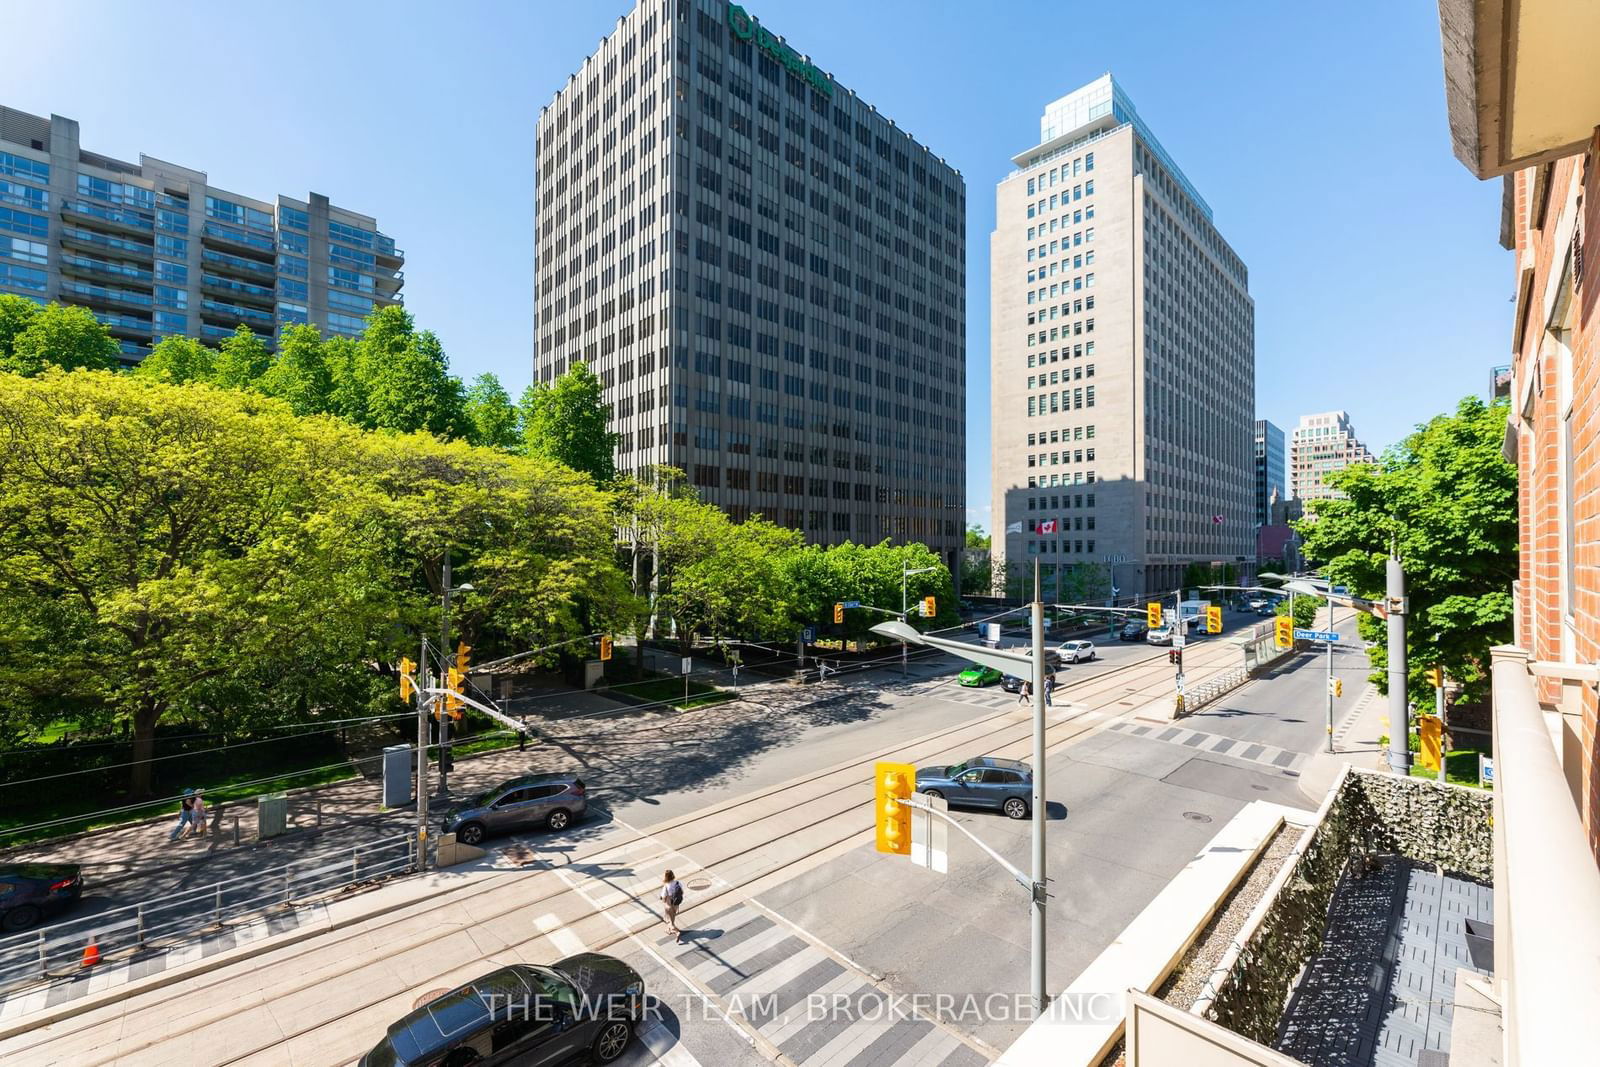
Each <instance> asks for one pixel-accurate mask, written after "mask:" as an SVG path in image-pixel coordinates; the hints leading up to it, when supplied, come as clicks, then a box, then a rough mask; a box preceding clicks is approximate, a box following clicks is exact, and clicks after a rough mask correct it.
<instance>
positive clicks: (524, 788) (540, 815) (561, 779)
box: [443, 774, 589, 845]
mask: <svg viewBox="0 0 1600 1067" xmlns="http://www.w3.org/2000/svg"><path fill="white" fill-rule="evenodd" d="M588 807H589V801H588V797H587V796H586V795H585V793H584V787H583V780H582V779H580V778H579V777H577V776H576V775H573V774H527V775H523V776H522V777H521V778H513V779H511V781H509V782H502V783H500V784H499V785H497V786H495V787H494V788H493V789H485V790H484V791H483V792H481V793H479V794H478V795H477V796H475V797H469V798H467V799H466V800H464V801H462V802H461V803H459V804H454V805H451V806H450V807H449V808H447V809H445V813H444V825H443V830H444V832H445V833H447V834H448V833H454V834H455V835H456V840H457V841H460V842H461V843H462V844H464V845H476V844H477V843H478V842H480V841H482V840H483V839H484V837H486V836H487V835H489V834H492V833H493V834H498V833H506V832H508V831H511V830H520V829H524V828H526V827H529V826H546V827H549V828H550V829H551V830H565V829H566V828H567V827H568V826H571V825H572V822H573V820H574V819H581V818H583V815H584V812H585V811H587V810H588Z"/></svg>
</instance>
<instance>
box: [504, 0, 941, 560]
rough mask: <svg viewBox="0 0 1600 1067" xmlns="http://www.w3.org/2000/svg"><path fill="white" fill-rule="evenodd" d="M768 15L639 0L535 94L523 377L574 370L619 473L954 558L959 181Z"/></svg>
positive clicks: (735, 513) (732, 509) (686, 1)
mask: <svg viewBox="0 0 1600 1067" xmlns="http://www.w3.org/2000/svg"><path fill="white" fill-rule="evenodd" d="M775 30H776V27H772V28H769V27H768V26H766V25H764V24H762V23H761V22H760V21H759V20H758V18H757V16H756V14H755V13H750V12H746V11H745V10H744V9H743V8H742V7H740V6H738V5H730V4H728V3H726V2H722V3H717V2H714V0H641V2H640V3H639V5H638V6H636V7H635V8H634V9H633V10H632V11H630V12H629V13H628V14H626V15H624V16H623V17H622V18H620V19H619V20H618V21H617V24H616V28H615V30H613V32H612V33H611V34H610V35H609V36H607V37H606V38H605V39H603V40H602V41H601V42H600V44H599V46H598V48H597V49H596V50H595V52H594V54H592V55H591V56H589V57H588V58H587V59H585V60H584V61H583V64H582V66H581V67H580V68H579V69H578V71H577V72H576V73H574V74H573V75H571V76H570V77H569V78H568V80H567V83H566V84H565V85H564V86H562V87H561V89H560V91H558V92H557V93H556V95H555V98H554V99H553V100H552V101H551V102H550V103H549V104H548V105H546V106H545V107H544V109H543V110H542V111H541V112H540V115H539V120H538V131H537V132H538V143H537V170H538V174H537V195H538V203H537V216H536V218H537V266H536V281H535V317H536V330H535V336H536V342H535V344H536V349H535V356H534V364H535V366H534V373H535V379H536V380H538V381H543V382H549V381H551V380H552V379H554V378H555V377H556V376H558V375H560V374H562V373H564V372H565V371H566V370H567V369H568V367H570V366H571V365H572V364H573V363H574V362H576V361H578V360H583V361H585V362H587V363H588V364H589V366H590V367H591V369H593V370H594V371H595V372H596V373H597V374H598V375H599V377H600V379H601V381H602V382H603V384H604V390H605V393H604V395H605V401H606V403H608V404H609V405H610V407H611V412H612V428H613V430H615V431H616V432H617V433H618V434H619V435H620V439H619V442H618V445H617V454H616V460H617V466H618V468H619V469H620V470H622V471H624V472H629V473H635V474H643V473H645V472H647V471H649V470H650V468H652V467H654V466H656V465H660V464H667V465H671V466H674V467H677V468H680V469H682V470H683V471H684V472H685V473H686V474H687V476H688V479H689V481H690V482H692V483H693V485H694V486H695V487H696V489H697V490H698V491H699V492H700V494H701V496H702V498H703V499H705V500H707V501H710V502H711V503H714V504H717V505H719V506H720V507H722V508H723V509H725V510H726V511H727V512H728V513H729V514H730V515H731V516H732V517H733V518H735V519H743V518H745V517H746V516H749V515H752V514H756V513H760V514H762V515H764V516H766V517H767V518H769V519H771V520H773V521H776V522H779V523H781V524H783V525H785V526H789V527H792V528H794V529H797V530H803V531H804V532H805V534H806V536H807V538H808V539H810V540H812V541H816V542H820V543H825V544H826V543H838V542H841V541H845V540H853V541H857V542H866V543H875V542H877V541H879V540H882V539H883V538H890V539H892V540H893V541H895V542H904V541H920V542H924V543H926V544H927V545H928V546H929V547H930V548H932V549H933V550H935V551H936V552H938V553H939V555H940V557H941V558H942V559H944V560H945V562H946V563H947V564H948V565H949V566H950V567H951V569H952V571H956V572H958V571H959V564H960V550H961V547H962V541H963V536H964V521H963V519H964V512H965V480H966V470H965V455H966V437H965V433H966V431H965V415H964V411H965V402H966V384H965V363H964V361H965V355H966V342H965V331H966V320H965V305H966V243H965V228H964V219H965V215H966V188H965V183H964V182H963V180H962V177H961V175H960V174H959V173H958V172H956V171H955V170H954V169H952V168H951V167H950V166H949V165H947V164H946V163H944V162H943V161H942V160H941V159H940V158H939V157H938V156H936V155H934V153H933V152H932V151H931V150H929V149H928V148H927V147H925V146H923V145H921V144H919V143H918V142H917V141H916V140H915V139H914V138H913V137H911V136H910V135H909V134H908V133H907V132H906V131H904V130H902V129H900V128H898V127H897V126H896V125H895V124H894V123H893V122H892V121H891V120H889V119H888V118H886V117H884V116H883V115H881V114H879V113H878V111H877V110H876V109H875V108H873V107H872V106H871V105H869V104H867V103H866V102H865V101H863V100H862V99H860V98H859V97H858V96H857V95H856V94H855V93H853V92H851V91H850V90H849V89H847V88H845V87H844V86H843V85H840V84H838V83H837V82H836V81H835V80H834V78H833V77H832V75H831V74H828V73H826V72H824V71H823V70H822V69H821V68H820V67H818V66H817V65H816V64H814V63H813V62H812V61H811V60H810V59H808V58H806V57H805V56H802V55H801V54H799V53H798V52H797V51H796V50H795V49H794V48H792V47H791V46H789V45H788V44H786V43H784V41H783V39H782V38H781V37H779V36H777V35H776V32H775Z"/></svg>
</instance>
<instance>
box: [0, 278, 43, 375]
mask: <svg viewBox="0 0 1600 1067" xmlns="http://www.w3.org/2000/svg"><path fill="white" fill-rule="evenodd" d="M40 310H41V309H40V305H38V304H36V303H34V302H33V301H32V300H29V299H28V298H27V297H25V296H16V295H13V294H11V293H0V369H7V370H9V369H10V367H11V349H12V346H13V345H14V344H15V343H16V340H17V334H19V333H21V332H22V331H23V330H26V329H27V328H28V325H29V323H31V322H33V320H34V319H35V318H37V317H38V315H39V311H40Z"/></svg>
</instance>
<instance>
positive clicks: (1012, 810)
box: [1005, 797, 1028, 819]
mask: <svg viewBox="0 0 1600 1067" xmlns="http://www.w3.org/2000/svg"><path fill="white" fill-rule="evenodd" d="M1005 813H1006V818H1008V819H1026V818H1027V817H1028V802H1027V801H1026V800H1023V799H1022V798H1021V797H1012V798H1011V799H1009V800H1007V801H1006V806H1005Z"/></svg>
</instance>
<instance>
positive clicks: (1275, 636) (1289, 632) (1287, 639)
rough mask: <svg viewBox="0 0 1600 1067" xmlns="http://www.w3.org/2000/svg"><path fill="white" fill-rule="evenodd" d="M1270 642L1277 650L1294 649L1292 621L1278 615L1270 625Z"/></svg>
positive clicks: (1287, 617) (1285, 616)
mask: <svg viewBox="0 0 1600 1067" xmlns="http://www.w3.org/2000/svg"><path fill="white" fill-rule="evenodd" d="M1272 640H1273V643H1274V644H1275V645H1277V646H1278V647H1279V648H1293V647H1294V620H1293V619H1291V618H1290V617H1289V616H1287V615H1279V616H1278V618H1277V621H1275V622H1274V623H1273V625H1272Z"/></svg>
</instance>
